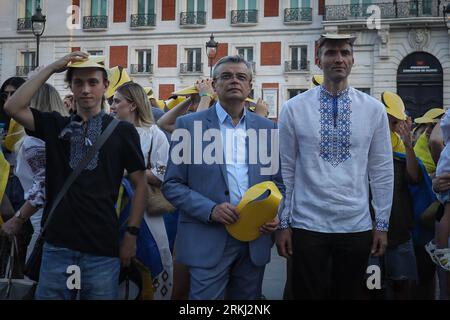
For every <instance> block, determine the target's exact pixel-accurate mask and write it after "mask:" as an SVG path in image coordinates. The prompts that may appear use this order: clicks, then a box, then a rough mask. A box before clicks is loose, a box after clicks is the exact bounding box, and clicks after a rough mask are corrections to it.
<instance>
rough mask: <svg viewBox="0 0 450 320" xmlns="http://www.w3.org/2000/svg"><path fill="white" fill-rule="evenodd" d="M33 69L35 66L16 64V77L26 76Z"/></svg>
mask: <svg viewBox="0 0 450 320" xmlns="http://www.w3.org/2000/svg"><path fill="white" fill-rule="evenodd" d="M34 69H36V67H35V66H16V77H26V76H28V74H29V73H30V72H31V71H33V70H34Z"/></svg>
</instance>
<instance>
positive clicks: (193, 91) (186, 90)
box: [170, 86, 198, 98]
mask: <svg viewBox="0 0 450 320" xmlns="http://www.w3.org/2000/svg"><path fill="white" fill-rule="evenodd" d="M191 94H198V90H197V88H196V87H195V86H192V87H187V88H184V89H181V90H178V91H175V92H173V93H172V95H171V96H170V98H173V97H178V96H190V95H191Z"/></svg>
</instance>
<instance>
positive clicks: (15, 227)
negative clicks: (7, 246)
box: [1, 217, 23, 238]
mask: <svg viewBox="0 0 450 320" xmlns="http://www.w3.org/2000/svg"><path fill="white" fill-rule="evenodd" d="M22 224H23V221H22V220H21V219H19V218H17V217H12V218H10V219H9V220H8V221H6V222H5V223H4V224H2V226H1V233H3V234H5V235H6V236H8V237H9V238H12V237H14V236H15V235H17V234H18V233H19V231H20V229H21V228H22Z"/></svg>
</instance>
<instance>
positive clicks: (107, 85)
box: [103, 80, 109, 90]
mask: <svg viewBox="0 0 450 320" xmlns="http://www.w3.org/2000/svg"><path fill="white" fill-rule="evenodd" d="M103 84H104V85H105V90H108V87H109V80H103Z"/></svg>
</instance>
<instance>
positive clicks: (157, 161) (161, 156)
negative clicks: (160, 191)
mask: <svg viewBox="0 0 450 320" xmlns="http://www.w3.org/2000/svg"><path fill="white" fill-rule="evenodd" d="M136 130H137V132H138V133H139V137H140V140H141V149H142V154H143V155H144V160H145V166H146V167H147V166H148V153H149V151H150V147H151V146H152V144H153V147H152V154H151V155H150V162H151V164H152V166H151V171H152V173H153V174H154V175H155V176H156V177H157V178H158V179H159V180H161V181H164V174H165V173H166V168H167V161H168V160H169V142H168V141H167V138H166V135H165V134H164V132H162V131H161V129H159V128H158V126H157V125H152V126H151V127H150V128H148V127H136Z"/></svg>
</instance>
